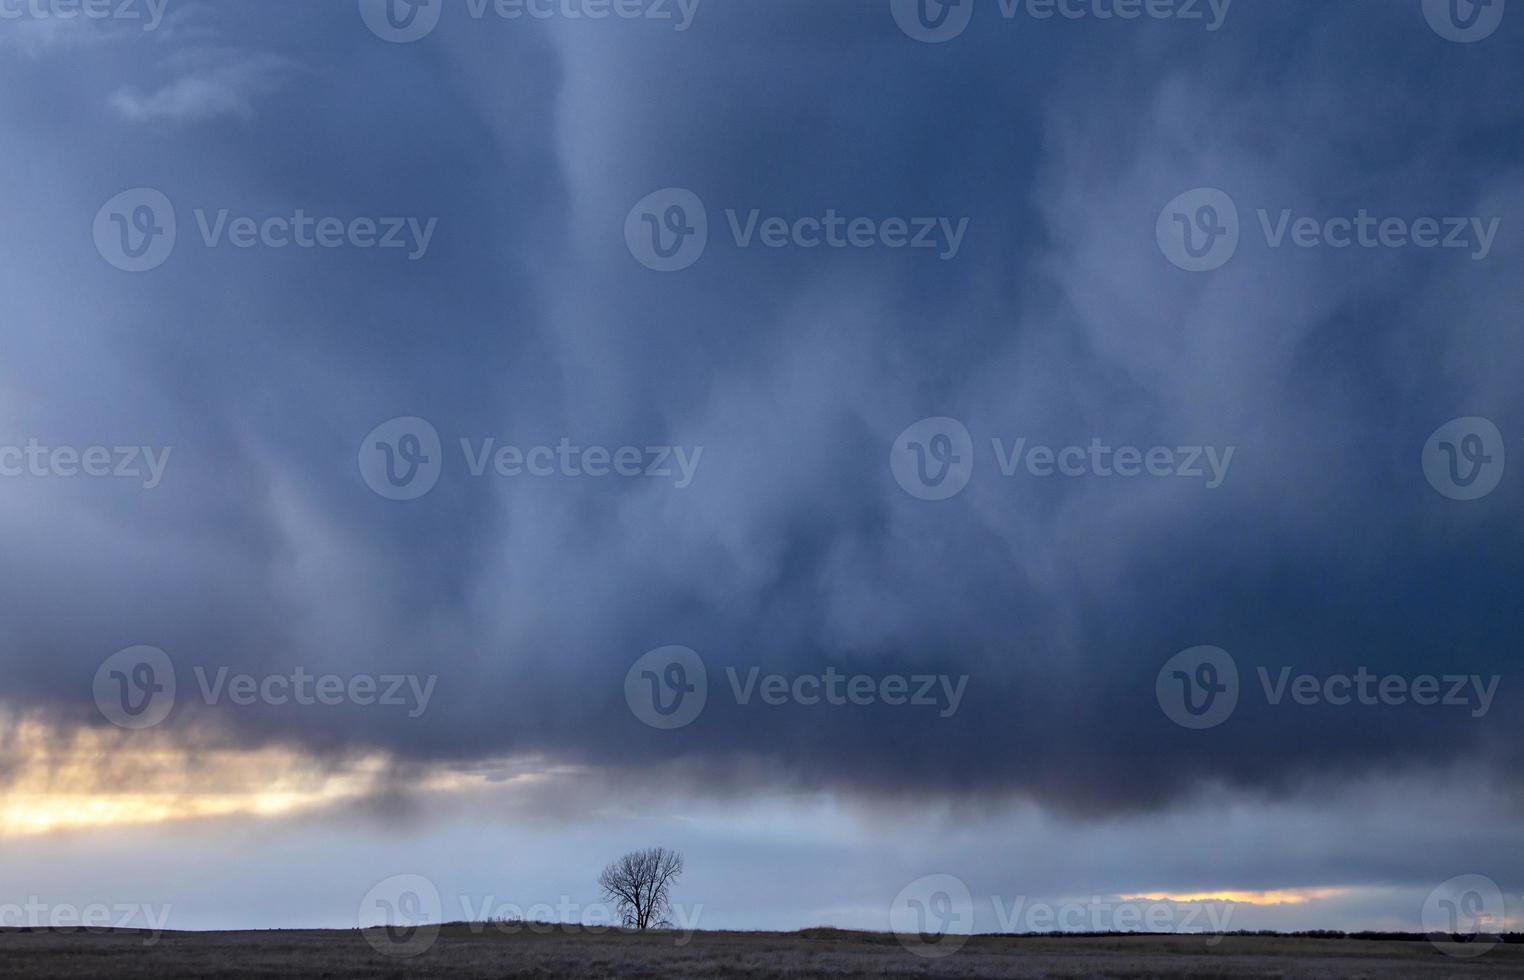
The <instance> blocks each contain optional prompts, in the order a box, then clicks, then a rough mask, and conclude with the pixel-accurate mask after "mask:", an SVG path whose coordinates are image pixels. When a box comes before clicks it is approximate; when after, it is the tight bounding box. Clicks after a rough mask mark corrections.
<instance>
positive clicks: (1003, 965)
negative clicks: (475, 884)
mask: <svg viewBox="0 0 1524 980" xmlns="http://www.w3.org/2000/svg"><path fill="white" fill-rule="evenodd" d="M0 977H5V978H7V980H42V978H59V980H63V978H68V980H82V978H91V980H94V978H97V977H112V978H113V980H192V978H194V980H232V978H235V977H236V978H240V980H260V978H264V980H276V978H279V980H306V978H315V980H316V978H323V980H362V978H363V980H372V978H384V980H403V978H407V980H414V978H421V980H429V978H440V980H443V978H449V980H519V978H526V980H527V978H534V980H558V978H567V980H602V978H616V977H617V978H621V980H680V978H695V980H697V978H705V980H709V978H745V980H785V978H786V980H815V978H821V980H825V978H856V977H861V978H868V977H872V978H900V977H904V978H911V977H914V978H921V980H930V978H941V977H947V978H960V980H984V978H991V980H993V978H1029V977H1047V978H1072V980H1081V978H1083V980H1092V978H1118V980H1120V978H1128V980H1148V978H1165V977H1193V978H1202V980H1205V978H1235V977H1266V978H1268V977H1300V978H1308V980H1314V978H1334V977H1338V978H1358V977H1369V978H1372V980H1375V978H1382V980H1388V978H1389V980H1406V978H1423V977H1431V978H1435V980H1438V978H1442V977H1477V978H1485V977H1524V945H1510V946H1497V947H1495V948H1494V949H1492V950H1491V951H1489V952H1488V953H1487V954H1486V955H1484V956H1482V957H1480V958H1478V959H1476V960H1460V959H1455V958H1453V957H1450V956H1446V955H1444V954H1442V953H1440V952H1439V951H1438V950H1436V949H1435V948H1434V947H1432V946H1430V945H1429V944H1428V943H1423V942H1372V941H1364V940H1345V939H1288V938H1269V937H1252V936H1242V937H1240V936H1229V937H1226V938H1224V939H1223V940H1222V941H1221V942H1220V943H1219V944H1218V945H1216V946H1210V947H1209V946H1208V945H1207V943H1206V940H1205V939H1204V938H1202V937H1187V936H1137V937H1107V938H1064V939H1050V938H1038V937H1031V938H1020V937H979V938H975V939H973V940H971V941H969V942H968V944H967V945H966V946H964V947H963V948H962V949H961V950H959V951H958V952H957V953H955V954H953V955H951V956H948V957H945V958H942V959H922V958H920V957H917V956H914V955H912V954H911V953H909V952H907V951H906V950H904V949H903V948H901V947H900V945H899V944H898V943H897V942H896V941H895V940H894V938H893V937H891V936H881V935H875V934H871V933H848V932H840V931H837V930H828V929H814V930H807V931H806V932H803V933H789V934H779V933H698V934H696V935H694V936H693V937H692V939H691V942H689V943H688V944H686V945H678V944H677V936H676V935H674V934H664V933H656V934H647V935H644V936H631V935H621V934H617V933H604V934H600V935H589V934H587V933H576V932H574V933H567V932H563V931H556V932H553V933H550V934H534V933H530V932H527V931H524V932H519V933H516V934H512V935H509V934H504V933H501V932H498V931H496V930H495V929H493V928H490V927H488V928H486V929H485V930H484V931H481V932H479V933H478V932H474V931H473V930H471V929H470V928H468V927H465V926H448V927H446V928H445V929H444V931H443V932H442V933H441V934H440V936H439V939H438V941H437V942H436V943H435V944H434V946H433V948H431V949H430V950H429V951H428V952H427V953H425V954H424V955H422V956H419V957H417V958H415V959H408V960H400V959H393V958H388V957H386V956H383V955H381V954H380V953H378V952H376V951H375V950H373V949H372V948H371V947H370V945H369V944H368V943H367V942H366V940H365V938H364V937H363V936H362V935H361V934H359V933H357V932H244V933H166V934H165V935H164V936H163V937H161V938H160V940H159V942H158V943H157V944H155V945H151V946H145V945H144V943H143V938H142V937H141V936H138V935H136V934H133V933H110V934H105V935H101V934H94V935H89V934H82V933H76V934H60V933H46V932H33V933H22V932H16V931H4V930H0Z"/></svg>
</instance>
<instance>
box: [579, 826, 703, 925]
mask: <svg viewBox="0 0 1524 980" xmlns="http://www.w3.org/2000/svg"><path fill="white" fill-rule="evenodd" d="M682 873H683V856H682V855H681V854H679V853H677V852H676V851H669V850H667V849H666V848H665V847H651V848H647V849H646V850H644V851H631V852H630V853H629V854H626V855H625V856H624V857H622V858H620V859H619V860H617V861H615V862H614V863H613V864H611V865H609V866H608V867H606V868H604V869H603V874H601V875H599V876H598V884H599V885H601V886H603V897H604V898H605V899H606V900H607V901H608V902H610V903H611V904H612V905H613V906H614V907H615V908H616V909H618V910H619V916H620V918H621V919H622V920H623V921H624V925H625V928H627V929H642V930H644V929H649V928H652V927H655V928H658V929H660V928H663V927H665V926H669V925H671V922H670V920H669V919H668V913H669V912H670V911H671V910H672V902H671V892H672V883H673V882H674V881H676V880H677V876H678V875H680V874H682Z"/></svg>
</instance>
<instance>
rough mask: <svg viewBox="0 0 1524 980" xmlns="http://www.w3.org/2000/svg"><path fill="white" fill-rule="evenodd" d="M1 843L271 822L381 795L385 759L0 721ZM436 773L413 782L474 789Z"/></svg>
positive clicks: (466, 780) (471, 780)
mask: <svg viewBox="0 0 1524 980" xmlns="http://www.w3.org/2000/svg"><path fill="white" fill-rule="evenodd" d="M5 721H9V724H0V736H3V740H0V764H3V766H4V767H5V768H7V769H9V770H10V773H9V778H8V781H7V782H6V783H5V784H4V791H3V793H0V839H3V838H17V837H27V836H33V835H37V834H46V833H50V832H54V831H62V830H86V829H104V828H110V827H121V826H131V825H143V824H158V823H167V822H170V821H177V820H196V819H204V818H210V817H233V816H255V817H277V816H286V815H290V814H294V813H298V812H301V811H304V810H314V809H318V808H321V807H325V806H329V805H332V804H334V803H339V802H343V801H345V800H352V799H358V798H362V797H365V796H367V795H370V794H372V793H375V792H377V791H379V790H381V789H383V788H384V787H385V785H386V779H387V775H388V772H389V768H390V767H389V760H388V759H387V758H386V757H385V756H384V755H380V754H369V755H364V756H357V757H355V758H353V759H350V760H347V761H346V762H345V763H344V764H342V765H337V766H336V765H334V764H332V763H322V762H319V761H316V760H313V759H311V758H309V757H306V756H304V755H302V754H300V753H297V752H293V751H291V750H289V749H285V748H259V749H203V748H195V749H191V748H186V747H184V746H179V745H176V744H174V743H173V742H172V741H171V740H170V739H169V738H168V737H166V736H162V735H159V736H155V735H146V736H145V733H142V732H137V733H133V737H132V738H130V739H126V738H123V737H122V735H121V734H120V733H114V732H108V731H98V730H90V729H85V730H79V731H77V732H74V733H71V734H70V736H69V738H68V739H65V740H61V739H60V738H59V737H58V734H57V733H56V732H54V731H51V730H48V729H45V728H44V727H42V726H41V725H37V724H33V723H29V722H27V721H25V720H22V721H16V720H15V719H3V718H0V722H5ZM481 782H482V780H481V778H480V777H479V776H476V777H473V776H470V775H468V774H465V773H458V772H439V773H435V774H433V775H431V776H430V777H429V778H427V779H424V780H421V781H415V782H412V783H410V788H411V789H421V790H441V789H456V788H462V787H466V786H474V785H480V784H481Z"/></svg>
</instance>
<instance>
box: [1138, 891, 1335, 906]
mask: <svg viewBox="0 0 1524 980" xmlns="http://www.w3.org/2000/svg"><path fill="white" fill-rule="evenodd" d="M1349 891H1350V890H1349V889H1348V888H1288V889H1281V890H1276V891H1264V892H1252V891H1215V892H1192V893H1188V894H1180V895H1175V894H1171V893H1169V892H1151V893H1149V894H1146V895H1129V896H1126V897H1124V899H1123V901H1128V902H1178V903H1180V904H1182V905H1184V904H1189V903H1192V902H1233V903H1234V904H1237V905H1305V904H1307V903H1308V902H1316V901H1321V900H1323V899H1329V898H1338V897H1340V896H1342V895H1347V894H1348V893H1349Z"/></svg>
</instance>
